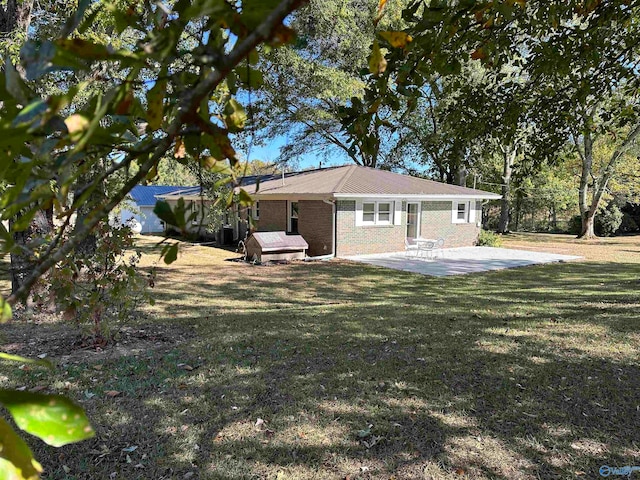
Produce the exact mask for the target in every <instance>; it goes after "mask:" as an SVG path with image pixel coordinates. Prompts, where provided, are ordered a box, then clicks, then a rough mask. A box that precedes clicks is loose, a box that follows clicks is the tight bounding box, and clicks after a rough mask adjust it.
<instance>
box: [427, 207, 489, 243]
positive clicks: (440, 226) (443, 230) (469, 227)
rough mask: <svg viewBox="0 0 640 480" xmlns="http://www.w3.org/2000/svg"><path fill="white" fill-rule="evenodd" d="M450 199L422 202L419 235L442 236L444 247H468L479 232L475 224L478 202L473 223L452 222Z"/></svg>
mask: <svg viewBox="0 0 640 480" xmlns="http://www.w3.org/2000/svg"><path fill="white" fill-rule="evenodd" d="M451 208H452V204H451V202H450V201H443V202H422V214H421V216H420V236H422V237H423V238H444V247H445V248H454V247H470V246H472V245H475V243H476V240H477V239H478V234H479V233H480V228H479V227H477V226H476V224H477V221H478V219H479V218H480V217H479V216H480V215H481V212H480V208H481V204H480V202H477V203H476V221H475V222H474V223H452V222H451Z"/></svg>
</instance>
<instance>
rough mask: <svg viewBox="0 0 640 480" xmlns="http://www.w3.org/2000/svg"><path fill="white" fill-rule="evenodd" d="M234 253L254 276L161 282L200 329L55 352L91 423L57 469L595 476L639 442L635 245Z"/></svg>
mask: <svg viewBox="0 0 640 480" xmlns="http://www.w3.org/2000/svg"><path fill="white" fill-rule="evenodd" d="M238 268H241V269H243V270H242V271H243V272H245V274H246V275H253V274H259V275H260V276H259V277H257V278H252V280H251V281H246V280H240V279H238V278H223V279H217V280H219V281H214V279H216V272H215V271H212V272H210V276H209V277H207V276H204V275H199V276H195V275H192V276H191V277H190V281H189V282H179V283H174V282H171V283H169V282H165V283H164V284H160V282H159V284H160V285H159V287H158V292H157V302H158V304H157V305H156V308H157V309H158V310H157V311H158V312H165V313H166V317H163V318H159V319H158V320H159V321H164V322H167V323H170V324H172V325H176V324H178V325H181V326H182V327H183V328H185V329H189V330H190V331H192V332H193V333H194V335H195V337H194V338H193V339H190V340H189V341H187V342H185V343H184V344H181V345H177V346H174V347H171V348H162V349H158V350H150V351H149V352H146V353H141V354H138V355H137V356H130V357H122V358H118V359H115V360H112V361H109V362H106V363H105V364H104V365H102V366H101V368H100V369H99V370H95V369H94V368H93V366H92V365H91V364H90V363H81V364H68V365H66V366H64V367H63V369H62V371H61V373H60V374H59V375H60V378H59V379H58V380H57V381H58V382H62V383H63V382H64V381H68V382H69V386H68V388H69V390H70V391H71V392H72V393H73V394H75V395H76V396H78V397H79V398H84V401H85V403H86V405H87V407H88V409H89V412H90V413H91V415H92V417H93V418H95V419H96V424H97V427H98V437H97V438H96V439H95V440H93V441H91V442H87V443H83V444H78V445H74V446H70V447H67V448H65V449H64V450H62V452H63V455H64V459H63V460H61V459H60V457H58V456H57V455H59V454H60V452H59V451H53V450H51V449H41V448H38V450H39V454H40V456H41V458H42V460H43V462H44V463H45V465H47V466H49V468H50V469H51V470H52V471H51V473H50V477H51V478H109V475H111V473H112V472H116V478H133V477H135V478H180V477H182V476H184V475H185V474H188V473H189V472H194V473H195V474H196V475H197V477H195V478H229V479H236V478H238V479H239V478H344V477H346V476H350V478H389V477H390V476H391V475H395V476H396V478H403V479H404V478H448V477H449V476H450V475H452V474H454V473H458V474H459V475H460V476H464V475H467V476H468V477H469V478H479V477H488V478H504V479H507V478H508V479H513V478H572V477H576V478H580V477H583V476H585V475H586V477H587V478H593V477H595V476H596V475H597V471H598V468H599V466H600V465H603V464H608V465H627V464H629V463H630V462H631V463H632V462H633V461H634V458H637V457H636V456H637V455H638V448H639V447H638V446H639V445H640V434H639V433H638V432H637V428H636V425H635V422H633V421H631V420H632V419H634V418H637V415H638V413H637V408H638V407H637V403H638V402H637V391H638V388H639V387H640V367H639V365H638V357H637V348H638V336H637V333H636V332H637V331H638V326H639V325H638V324H639V322H640V310H639V309H638V307H640V305H639V304H638V303H639V300H638V296H637V287H638V277H639V275H640V265H639V264H631V263H630V264H607V263H600V264H593V263H592V264H579V263H570V264H562V265H545V266H536V267H527V268H524V269H518V270H508V271H499V272H490V273H486V274H480V275H473V276H465V277H448V278H426V277H423V276H419V275H413V274H409V273H403V272H390V271H389V270H386V269H382V268H376V267H369V266H362V265H355V264H351V263H348V262H329V263H318V264H312V265H309V264H292V265H287V266H279V267H258V268H260V270H256V269H255V267H251V266H238ZM239 271H240V270H239ZM166 273H167V274H168V273H169V272H168V271H167V272H166ZM171 274H172V275H174V276H175V275H178V276H179V275H185V276H188V275H189V267H188V266H185V267H181V266H178V267H172V268H171ZM160 276H162V273H160ZM245 278H247V277H246V276H245ZM187 367H188V368H187ZM69 379H71V380H69ZM22 380H24V381H25V382H36V383H37V381H38V380H37V379H34V378H33V377H32V376H29V375H28V374H24V377H23V378H22ZM108 390H116V391H119V392H122V393H121V394H120V395H119V396H117V397H114V398H109V397H107V396H105V393H104V392H106V391H108ZM86 392H89V393H91V394H96V396H95V397H92V398H90V399H88V398H87V394H86ZM258 419H262V420H264V422H265V423H264V424H262V425H258V426H256V421H257V420H258ZM258 423H260V422H258ZM132 446H135V447H136V448H135V449H134V450H133V451H130V452H125V451H123V449H126V448H129V449H130V447H132ZM127 457H128V458H127ZM63 465H67V466H70V467H71V473H70V474H69V475H67V474H66V473H65V472H64V469H63V468H62V466H63Z"/></svg>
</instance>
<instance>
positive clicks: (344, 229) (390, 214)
mask: <svg viewBox="0 0 640 480" xmlns="http://www.w3.org/2000/svg"><path fill="white" fill-rule="evenodd" d="M243 188H244V189H245V190H246V191H247V192H248V193H250V194H251V195H253V196H254V198H255V199H256V204H255V205H254V207H253V209H252V214H253V217H254V219H255V220H256V230H257V231H286V232H289V233H299V234H300V235H302V236H303V237H304V239H305V240H306V241H307V243H308V244H309V249H308V252H307V253H308V255H309V256H323V255H334V256H338V257H344V256H349V255H362V254H375V253H387V252H399V251H403V250H404V249H405V239H406V238H415V237H422V238H434V239H437V238H444V240H445V247H446V248H451V247H461V246H470V245H473V244H474V243H475V242H476V240H477V238H478V234H479V232H480V221H481V209H482V202H483V200H493V199H499V198H501V197H500V195H497V194H495V193H490V192H485V191H482V190H475V189H471V188H466V187H460V186H457V185H448V184H444V183H440V182H435V181H432V180H425V179H422V178H416V177H411V176H408V175H401V174H398V173H392V172H388V171H384V170H376V169H372V168H367V167H361V166H356V165H349V166H341V167H329V168H322V169H318V170H311V171H306V172H299V173H289V174H287V175H286V176H285V177H284V178H275V179H274V178H273V177H271V179H269V180H266V181H262V182H261V183H260V184H259V185H258V188H257V189H256V184H252V185H245V186H244V187H243Z"/></svg>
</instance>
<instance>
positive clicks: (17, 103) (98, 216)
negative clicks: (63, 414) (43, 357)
mask: <svg viewBox="0 0 640 480" xmlns="http://www.w3.org/2000/svg"><path fill="white" fill-rule="evenodd" d="M296 3H297V2H295V1H293V0H283V1H282V2H278V1H275V0H269V1H266V2H261V3H260V8H259V10H260V12H262V14H264V13H265V12H269V11H274V12H275V13H274V14H273V15H264V16H263V15H262V14H261V15H257V14H256V10H255V9H254V7H255V5H254V3H253V2H252V1H249V0H246V1H245V2H236V3H234V4H230V3H228V2H225V1H222V0H217V1H213V2H205V3H196V4H192V2H188V1H183V0H181V1H178V2H175V3H173V4H172V5H171V7H167V6H165V7H163V8H160V7H156V6H155V5H154V6H151V5H149V4H139V5H138V6H137V7H136V8H133V7H130V6H127V7H125V8H119V7H118V6H116V5H115V4H113V3H112V2H83V3H81V4H80V8H79V10H78V12H76V13H74V14H73V16H72V17H71V18H70V19H69V21H68V22H67V23H66V24H65V25H64V26H63V28H62V30H61V31H60V32H59V33H57V34H55V35H51V36H49V37H48V38H43V39H41V40H39V39H37V38H36V39H30V40H28V41H27V42H26V43H25V45H24V46H23V48H22V52H23V55H22V65H21V68H15V67H14V65H13V64H12V63H11V62H8V63H7V64H6V66H5V70H4V72H3V73H2V74H0V119H2V120H0V138H1V139H3V140H0V146H1V147H2V148H0V165H2V168H0V183H3V184H6V185H8V187H7V188H6V189H5V190H4V191H3V193H2V198H1V199H0V206H1V207H2V215H1V217H2V220H8V219H10V218H12V217H14V216H16V215H17V214H18V213H19V214H20V221H17V222H15V223H13V225H12V230H11V232H0V233H3V234H4V237H3V240H5V241H4V242H3V243H2V244H1V246H0V248H1V249H2V251H1V252H0V253H2V254H7V253H9V251H10V247H11V244H12V242H11V241H10V240H11V238H10V237H11V235H12V234H13V233H15V232H18V231H21V230H24V229H25V228H27V226H28V224H29V221H30V220H31V219H32V218H33V217H34V215H35V212H37V211H39V210H40V209H42V208H49V207H53V209H54V210H55V211H56V216H57V217H58V220H59V221H60V223H62V224H63V225H64V226H65V228H64V229H68V228H69V226H70V225H72V223H71V221H68V220H69V219H71V218H72V217H73V215H74V214H75V213H76V212H77V211H78V209H79V208H80V206H82V208H83V210H84V211H85V212H86V213H84V214H83V218H85V219H86V220H85V221H84V222H82V224H78V225H76V226H75V229H74V230H73V234H72V235H70V236H67V237H65V236H64V234H63V235H60V237H59V239H57V240H55V241H54V242H52V243H51V244H50V245H49V247H47V246H44V248H43V252H46V254H45V255H43V256H41V257H39V258H38V261H37V262H36V263H37V266H38V268H35V269H33V272H34V273H33V274H32V275H29V276H28V278H27V279H26V281H25V283H24V286H23V287H21V289H20V290H19V291H17V292H15V293H14V295H13V296H12V297H11V298H10V299H9V300H10V303H14V302H15V301H17V299H18V298H24V296H25V295H26V294H27V292H28V291H29V289H30V287H31V286H33V284H34V283H35V281H36V280H37V278H38V277H39V276H40V275H41V274H42V273H44V272H45V271H47V270H48V269H50V268H51V267H52V266H53V265H54V264H56V263H57V262H59V261H61V260H63V259H64V258H65V257H66V256H67V255H68V254H69V253H70V252H71V251H72V250H73V249H74V246H75V245H76V243H77V242H79V241H80V240H81V239H82V238H83V237H86V236H87V235H88V234H89V233H90V232H91V230H92V229H93V228H95V227H96V225H97V224H98V223H99V222H100V221H101V220H102V219H103V218H105V217H106V216H107V214H108V213H109V211H111V210H112V209H113V208H115V207H116V205H118V203H120V202H121V201H122V200H123V199H124V198H125V197H126V195H127V193H128V192H129V190H130V189H131V188H133V186H135V185H136V184H138V183H140V182H141V181H144V180H145V179H153V178H155V177H156V176H157V171H158V166H159V164H160V163H161V162H162V161H163V160H165V159H166V158H168V157H169V156H171V155H173V156H174V157H175V158H176V159H178V160H180V161H181V162H183V163H185V164H189V163H191V164H194V165H197V166H198V168H203V169H211V170H215V171H216V172H218V173H221V174H224V175H230V176H231V177H235V176H237V174H238V170H239V165H238V163H239V162H238V157H237V154H236V151H235V149H234V148H233V146H232V140H233V138H232V137H233V135H236V134H238V133H239V131H240V130H241V129H242V127H243V126H244V124H245V123H246V116H245V114H244V111H243V107H242V105H241V104H240V102H239V101H238V100H237V99H235V98H234V92H235V91H236V90H232V89H230V88H229V86H228V84H229V82H227V78H229V79H231V78H234V79H235V78H246V75H244V73H246V68H247V65H246V62H245V60H246V59H247V58H248V57H250V56H251V63H252V64H253V65H255V64H256V61H257V60H258V59H259V58H260V55H261V52H258V51H257V50H256V47H257V46H258V45H259V44H260V43H263V42H264V43H266V44H268V45H269V46H271V47H274V46H279V45H281V44H282V43H283V42H286V41H288V40H291V39H292V33H291V30H290V29H289V28H288V27H286V26H284V25H282V21H283V19H284V18H285V16H286V15H287V14H288V13H289V12H290V11H291V10H293V8H294V7H295V6H296ZM146 9H151V10H150V11H146ZM97 19H100V22H99V23H98V25H104V26H105V29H106V30H109V29H111V30H110V31H111V32H113V28H115V31H117V32H119V33H125V34H126V38H129V39H135V41H131V42H124V43H123V42H118V44H117V45H116V44H112V43H110V42H109V36H108V35H106V36H102V37H101V36H100V35H89V34H88V33H89V32H90V31H91V28H90V27H91V25H92V23H93V22H94V21H95V20H97ZM258 24H260V25H262V29H261V30H260V34H258V35H252V32H253V31H254V28H256V26H257V25H258ZM107 25H108V27H107ZM205 32H206V35H205ZM231 38H232V39H233V41H231V40H230V39H231ZM265 52H266V50H265ZM251 68H256V67H251ZM243 69H244V72H243V74H242V75H239V74H238V73H237V70H243ZM20 72H25V76H24V77H23V76H22V75H21V73H20ZM104 72H109V74H106V73H104ZM74 75H75V76H74ZM87 77H91V78H93V80H92V81H91V82H88V81H84V80H81V79H83V78H87ZM56 81H57V82H58V85H59V88H58V89H57V90H53V91H54V92H55V93H49V92H50V91H47V92H46V93H44V94H43V95H40V94H38V89H34V88H32V86H34V85H35V86H37V85H46V84H48V83H53V82H56ZM231 83H233V82H231ZM97 86H99V87H100V88H96V87H97ZM169 93H170V94H169ZM210 99H212V100H213V101H210ZM141 119H146V122H142V121H141ZM17 158H20V161H19V162H16V161H14V160H15V159H17ZM93 171H95V172H98V173H97V174H96V175H94V176H93V177H91V178H90V179H86V178H84V177H82V176H81V175H84V173H85V172H93ZM123 173H124V175H123ZM116 177H118V178H121V179H123V180H122V181H121V182H120V186H119V188H117V189H115V190H114V191H111V192H109V193H108V195H107V198H106V199H105V198H98V196H96V197H95V198H93V197H92V192H94V191H95V190H96V189H97V188H98V187H99V186H100V185H103V184H104V183H108V182H109V180H110V179H112V178H116ZM81 178H84V180H83V181H82V182H80V180H79V179H81ZM52 179H53V180H52ZM232 180H233V178H232ZM74 193H75V194H74ZM176 218H177V216H176Z"/></svg>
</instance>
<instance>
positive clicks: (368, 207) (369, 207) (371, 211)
mask: <svg viewBox="0 0 640 480" xmlns="http://www.w3.org/2000/svg"><path fill="white" fill-rule="evenodd" d="M362 222H363V223H370V224H374V223H376V204H375V203H363V204H362Z"/></svg>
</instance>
